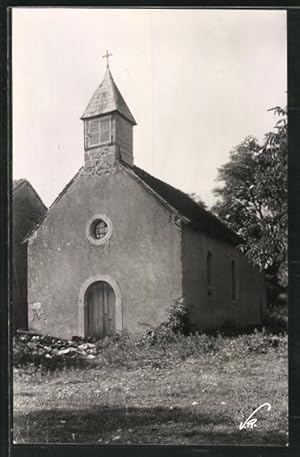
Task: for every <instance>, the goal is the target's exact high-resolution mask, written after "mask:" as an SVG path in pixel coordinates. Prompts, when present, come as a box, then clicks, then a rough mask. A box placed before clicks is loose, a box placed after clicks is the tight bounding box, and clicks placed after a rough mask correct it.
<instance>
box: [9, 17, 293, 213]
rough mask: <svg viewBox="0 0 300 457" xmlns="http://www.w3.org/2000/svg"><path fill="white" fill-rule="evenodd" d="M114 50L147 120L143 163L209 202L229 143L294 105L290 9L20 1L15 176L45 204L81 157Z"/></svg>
mask: <svg viewBox="0 0 300 457" xmlns="http://www.w3.org/2000/svg"><path fill="white" fill-rule="evenodd" d="M106 49H108V50H109V51H110V52H111V53H112V54H113V57H112V58H111V65H110V67H111V72H112V74H113V77H114V80H115V82H116V84H117V86H118V87H119V89H120V91H121V93H122V95H123V97H124V98H125V100H126V102H127V104H128V106H129V108H130V110H131V112H132V113H133V115H134V117H135V119H136V120H137V123H138V125H137V126H136V127H135V128H134V158H135V164H136V165H138V166H140V167H141V168H144V169H145V170H147V171H148V172H149V173H151V174H154V175H155V176H157V177H159V178H161V179H163V180H165V181H167V182H169V183H170V184H172V185H173V186H175V187H177V188H180V189H181V190H183V191H185V192H188V193H191V192H196V193H197V194H199V195H200V196H201V197H202V199H203V200H204V201H205V202H206V203H207V204H208V205H209V206H210V205H211V204H212V203H213V202H214V197H213V196H212V189H213V187H215V185H216V182H215V178H216V176H217V168H218V167H220V166H221V165H222V164H224V163H225V162H226V161H227V160H228V156H229V151H230V150H231V149H232V148H233V147H234V146H235V145H237V144H238V143H240V142H241V141H242V140H243V139H244V138H245V136H247V135H249V134H252V135H255V136H256V137H258V139H262V137H263V135H264V133H266V132H267V131H269V130H271V129H272V127H273V125H274V116H273V114H272V113H270V112H267V109H268V108H271V107H273V106H275V105H281V106H284V105H286V96H287V94H286V90H287V81H286V78H287V57H286V49H287V44H286V13H285V12H284V11H262V10H257V11H253V10H252V11H250V10H248V11H247V10H243V11H242V10H234V11H233V10H201V9H200V10H155V9H154V10H146V9H139V10H137V9H136V10H134V9H127V10H122V9H115V10H113V9H106V10H104V9H63V8H59V9H54V8H40V9H35V8H30V9H29V8H24V9H22V8H21V9H19V8H15V9H14V10H13V174H14V179H17V178H26V179H28V180H29V181H30V182H31V184H32V185H33V186H34V187H35V189H36V190H37V192H38V193H39V195H40V196H41V198H42V199H43V201H44V202H45V204H46V205H50V204H51V203H52V201H53V200H54V199H55V198H56V196H57V194H58V193H59V192H60V191H61V190H62V188H63V187H64V186H65V185H66V184H67V182H68V181H69V180H70V179H71V178H72V177H73V175H74V174H75V173H76V172H77V170H78V169H79V168H80V167H81V166H82V164H83V160H84V152H83V125H82V124H83V123H82V121H81V120H80V116H81V115H82V113H83V111H84V109H85V107H86V105H87V104H88V102H89V100H90V98H91V96H92V94H93V93H94V91H95V89H96V88H97V86H98V85H99V84H100V82H101V81H102V78H103V76H104V72H105V65H106V61H105V59H102V55H103V54H104V53H105V50H106Z"/></svg>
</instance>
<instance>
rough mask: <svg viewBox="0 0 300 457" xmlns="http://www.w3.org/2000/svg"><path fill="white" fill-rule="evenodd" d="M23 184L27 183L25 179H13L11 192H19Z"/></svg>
mask: <svg viewBox="0 0 300 457" xmlns="http://www.w3.org/2000/svg"><path fill="white" fill-rule="evenodd" d="M23 184H28V181H26V179H14V180H13V192H16V191H17V190H19V189H20V187H21V186H22V185H23Z"/></svg>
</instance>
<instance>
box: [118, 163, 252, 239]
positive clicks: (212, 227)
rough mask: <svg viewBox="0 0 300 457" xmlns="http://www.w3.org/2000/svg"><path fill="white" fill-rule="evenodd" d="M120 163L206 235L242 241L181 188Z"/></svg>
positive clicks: (135, 167)
mask: <svg viewBox="0 0 300 457" xmlns="http://www.w3.org/2000/svg"><path fill="white" fill-rule="evenodd" d="M122 165H123V166H124V167H125V168H126V169H128V170H132V171H133V172H134V174H135V175H136V176H137V177H138V178H139V179H141V180H142V181H143V182H144V183H146V185H147V186H149V187H150V188H151V189H153V191H154V192H155V193H156V194H158V195H159V196H160V197H161V198H162V199H163V200H164V201H166V202H167V203H168V204H169V205H170V206H171V207H173V208H174V209H175V210H176V211H178V213H179V214H180V215H182V216H183V217H184V218H186V219H188V221H190V223H191V225H192V226H193V227H194V228H195V229H196V230H200V231H202V232H205V233H207V234H208V235H211V236H214V237H216V238H219V239H222V240H225V241H228V242H230V243H231V244H234V245H238V244H240V243H242V242H243V240H242V238H241V237H239V236H238V235H237V234H236V233H234V232H233V231H232V230H230V229H229V228H228V227H227V226H226V225H225V224H224V223H223V222H221V221H220V220H219V219H218V218H217V217H216V216H215V215H214V214H212V213H211V212H210V211H208V210H206V209H204V208H202V207H201V206H200V205H198V204H197V203H196V202H195V201H194V200H193V199H192V198H190V197H189V196H188V195H187V194H185V193H184V192H182V191H181V190H178V189H176V188H175V187H172V186H171V185H170V184H167V183H165V182H164V181H161V180H160V179H158V178H155V177H154V176H152V175H150V174H149V173H147V172H146V171H145V170H142V169H141V168H139V167H137V166H135V165H133V166H130V165H128V164H125V163H122Z"/></svg>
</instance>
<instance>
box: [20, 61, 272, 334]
mask: <svg viewBox="0 0 300 457" xmlns="http://www.w3.org/2000/svg"><path fill="white" fill-rule="evenodd" d="M81 120H82V123H83V135H84V151H83V159H84V161H83V165H82V167H81V168H80V169H79V171H78V172H77V173H76V175H75V176H74V177H73V179H72V180H71V181H70V182H69V183H68V184H67V185H66V187H65V188H64V189H63V190H62V192H61V193H60V194H59V195H58V197H57V198H56V200H55V201H54V203H53V204H52V205H51V206H50V208H49V209H48V211H47V212H46V213H45V214H44V216H43V217H42V218H41V219H40V220H39V222H38V223H37V224H36V225H35V227H34V228H33V230H32V231H31V232H30V233H29V234H28V236H27V237H26V239H25V241H26V242H28V306H29V310H28V325H29V329H30V330H33V331H36V332H39V333H42V334H48V335H52V336H56V337H59V338H66V339H70V338H72V337H73V336H81V337H95V338H103V337H105V336H110V335H113V334H115V333H119V332H124V331H127V332H131V333H138V332H142V331H144V330H145V328H149V326H150V327H155V326H157V325H158V324H160V323H161V322H164V321H165V319H166V316H167V313H168V310H169V308H170V307H171V306H172V304H173V303H175V302H176V301H181V302H182V303H183V304H184V306H185V307H186V310H187V313H188V321H189V326H190V329H191V330H198V331H202V330H208V329H218V328H222V327H224V326H230V327H233V328H242V327H246V326H252V325H259V324H260V323H261V318H262V312H263V308H264V306H265V285H264V276H263V274H262V273H260V272H259V271H258V270H257V269H256V268H255V267H253V266H252V265H250V264H249V262H248V260H247V258H246V256H244V255H243V254H242V253H241V252H240V251H239V250H237V246H238V245H239V244H240V243H241V239H240V238H239V237H238V236H237V235H236V234H235V233H233V232H232V231H231V230H229V229H228V228H227V227H226V226H225V225H224V224H223V223H221V222H220V221H219V220H218V219H217V218H216V217H215V216H214V215H213V214H211V213H210V212H209V211H207V210H205V209H203V208H202V207H201V206H199V205H198V204H197V203H195V202H194V201H193V200H192V199H191V198H190V197H189V196H188V195H186V194H185V193H184V192H182V191H180V190H178V189H176V188H174V187H173V186H171V185H169V184H167V183H165V182H163V181H162V180H160V179H157V178H156V177H154V176H152V175H151V174H149V173H148V172H147V171H145V170H143V169H141V168H139V167H137V166H136V165H135V163H134V151H133V130H134V127H135V126H136V125H137V124H136V120H135V118H134V116H133V114H132V113H131V111H130V110H129V108H128V105H127V103H126V102H125V100H124V98H123V97H122V95H121V93H120V91H119V89H118V87H117V85H116V83H115V81H114V79H113V76H112V73H111V71H110V68H109V65H107V68H106V72H105V75H104V78H103V81H102V82H101V84H100V85H99V87H98V88H97V90H96V91H95V93H94V94H93V96H92V98H91V100H90V102H89V103H88V105H87V107H86V109H85V111H84V113H83V115H82V116H81Z"/></svg>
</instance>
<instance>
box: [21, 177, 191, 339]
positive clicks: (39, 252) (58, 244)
mask: <svg viewBox="0 0 300 457" xmlns="http://www.w3.org/2000/svg"><path fill="white" fill-rule="evenodd" d="M95 214H105V215H106V216H108V217H109V218H110V219H111V222H112V227H113V231H112V236H111V238H110V239H109V240H108V242H107V243H105V244H104V245H100V246H95V245H93V244H92V243H90V242H89V241H88V239H87V237H86V224H87V221H88V220H89V219H90V218H91V217H92V216H93V215H95ZM180 259H181V228H180V227H179V226H177V225H175V224H174V223H173V222H170V214H169V211H168V210H167V209H165V208H164V207H163V206H162V205H161V204H160V203H159V202H157V200H156V198H154V197H153V196H152V195H151V194H149V193H148V192H147V191H146V190H145V189H144V187H143V186H142V185H141V184H140V183H139V182H137V181H136V180H135V179H133V178H132V177H130V176H129V175H128V174H127V173H126V172H125V171H124V170H119V171H118V172H114V173H112V174H105V175H99V176H98V175H92V174H89V173H88V172H87V173H85V174H80V175H79V176H78V177H77V178H76V179H75V181H74V183H73V184H72V186H71V187H70V188H69V189H68V191H67V192H66V194H65V195H64V196H63V197H62V198H61V200H60V201H58V202H57V204H56V205H55V206H54V207H53V208H52V209H51V210H50V212H49V213H48V216H47V218H46V219H45V220H44V221H43V223H42V224H41V225H40V227H39V229H38V230H37V232H36V233H35V235H34V236H33V238H32V240H31V241H30V242H29V247H28V260H29V280H28V281H29V282H28V292H29V301H30V303H31V304H34V306H33V308H37V310H34V309H33V310H31V311H30V322H29V326H30V328H32V329H36V330H38V331H42V332H43V333H48V334H51V335H54V336H59V337H64V338H70V337H72V336H73V335H78V328H79V322H78V314H79V312H78V308H79V304H78V301H79V294H80V289H81V287H82V285H83V284H84V282H85V281H86V280H87V279H88V278H89V277H91V276H96V275H109V276H111V277H112V278H113V279H114V280H115V281H116V282H117V284H118V286H119V289H120V291H121V295H122V309H123V329H126V330H129V331H132V332H134V331H141V330H143V329H144V328H145V327H144V326H143V325H141V324H142V323H148V324H152V325H157V324H158V323H159V322H160V321H162V320H163V319H164V317H165V311H166V308H167V307H169V306H170V305H171V303H172V300H174V299H176V298H178V297H180V296H181V295H182V287H181V284H182V272H181V262H180ZM39 304H40V305H39ZM39 307H40V309H39ZM31 308H32V306H31ZM32 317H34V320H31V319H32Z"/></svg>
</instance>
